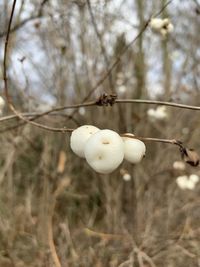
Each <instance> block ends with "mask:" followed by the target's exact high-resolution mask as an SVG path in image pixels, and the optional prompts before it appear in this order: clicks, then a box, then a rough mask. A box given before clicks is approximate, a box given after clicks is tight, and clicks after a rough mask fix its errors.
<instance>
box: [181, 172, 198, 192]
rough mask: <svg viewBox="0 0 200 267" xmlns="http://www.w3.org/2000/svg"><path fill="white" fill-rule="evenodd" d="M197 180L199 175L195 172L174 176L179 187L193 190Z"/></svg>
mask: <svg viewBox="0 0 200 267" xmlns="http://www.w3.org/2000/svg"><path fill="white" fill-rule="evenodd" d="M198 182H199V176H198V175H196V174H191V175H190V176H187V175H183V176H179V177H177V178H176V183H177V185H178V186H179V187H180V189H182V190H184V189H189V190H193V189H195V187H196V184H197V183H198Z"/></svg>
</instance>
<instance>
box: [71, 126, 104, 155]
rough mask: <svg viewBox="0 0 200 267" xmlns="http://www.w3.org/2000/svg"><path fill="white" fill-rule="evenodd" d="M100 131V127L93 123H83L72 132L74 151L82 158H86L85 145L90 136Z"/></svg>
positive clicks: (72, 147)
mask: <svg viewBox="0 0 200 267" xmlns="http://www.w3.org/2000/svg"><path fill="white" fill-rule="evenodd" d="M98 131H99V128H97V127H95V126H92V125H83V126H80V127H78V128H77V129H76V130H74V131H73V132H72V135H71V138H70V147H71V149H72V151H73V152H74V153H75V154H76V155H78V156H79V157H81V158H84V157H85V156H84V146H85V144H86V142H87V140H88V138H89V137H91V136H92V135H93V134H95V133H96V132H98Z"/></svg>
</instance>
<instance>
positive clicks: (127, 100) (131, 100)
mask: <svg viewBox="0 0 200 267" xmlns="http://www.w3.org/2000/svg"><path fill="white" fill-rule="evenodd" d="M115 102H116V103H135V104H136V103H137V104H150V105H151V104H154V105H163V106H170V107H175V108H183V109H191V110H200V107H199V106H192V105H185V104H179V103H174V102H166V101H158V100H147V99H116V101H115Z"/></svg>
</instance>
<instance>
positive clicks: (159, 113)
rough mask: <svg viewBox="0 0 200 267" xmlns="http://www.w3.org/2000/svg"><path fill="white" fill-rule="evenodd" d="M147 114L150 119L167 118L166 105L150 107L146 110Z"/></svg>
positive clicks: (159, 119)
mask: <svg viewBox="0 0 200 267" xmlns="http://www.w3.org/2000/svg"><path fill="white" fill-rule="evenodd" d="M147 115H148V117H149V118H150V120H151V121H156V120H158V121H163V120H166V119H167V118H168V113H167V108H166V106H158V107H157V108H155V109H153V108H150V109H148V110H147Z"/></svg>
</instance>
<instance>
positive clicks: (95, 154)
mask: <svg viewBox="0 0 200 267" xmlns="http://www.w3.org/2000/svg"><path fill="white" fill-rule="evenodd" d="M128 135H129V136H130V135H132V136H133V134H128ZM70 146H71V149H72V150H73V152H74V153H75V154H76V155H78V156H79V157H81V158H85V159H86V161H87V163H88V164H89V165H90V166H91V167H92V168H93V169H94V170H95V171H96V172H98V173H102V174H108V173H111V172H113V171H114V170H115V169H117V168H118V166H119V165H120V164H121V163H122V161H123V159H125V160H127V161H129V162H130V163H133V164H137V163H139V162H140V161H141V160H142V158H143V157H144V155H145V152H146V147H145V144H144V143H143V142H142V141H140V140H138V139H133V138H130V137H121V136H120V135H119V134H118V133H116V132H115V131H112V130H107V129H106V130H100V129H99V128H97V127H95V126H92V125H83V126H81V127H79V128H77V129H76V130H74V131H73V132H72V135H71V138H70Z"/></svg>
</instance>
